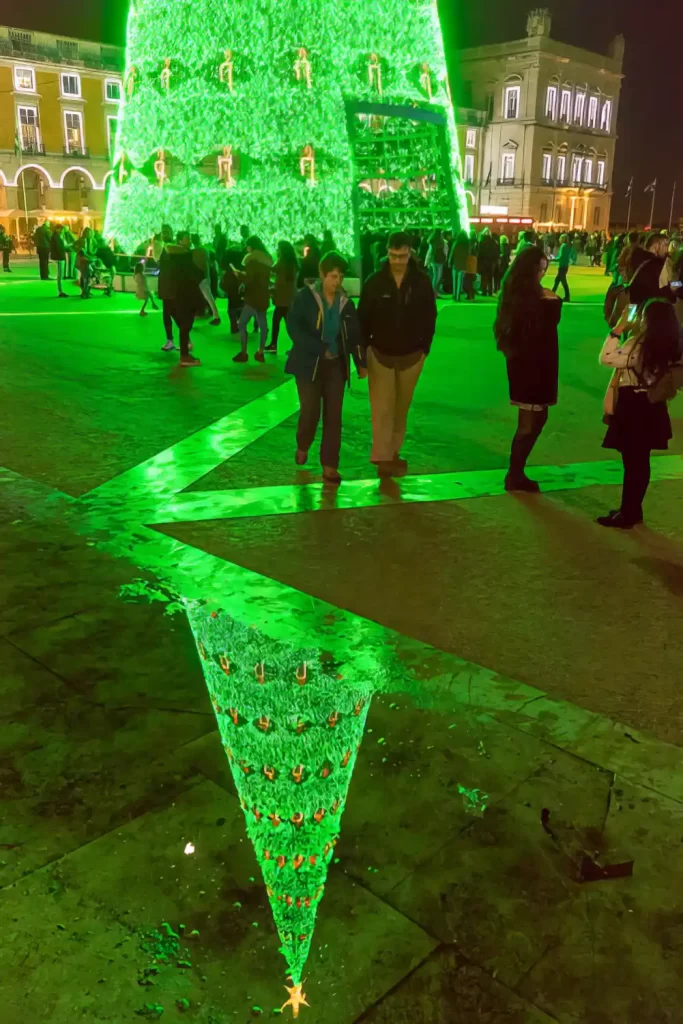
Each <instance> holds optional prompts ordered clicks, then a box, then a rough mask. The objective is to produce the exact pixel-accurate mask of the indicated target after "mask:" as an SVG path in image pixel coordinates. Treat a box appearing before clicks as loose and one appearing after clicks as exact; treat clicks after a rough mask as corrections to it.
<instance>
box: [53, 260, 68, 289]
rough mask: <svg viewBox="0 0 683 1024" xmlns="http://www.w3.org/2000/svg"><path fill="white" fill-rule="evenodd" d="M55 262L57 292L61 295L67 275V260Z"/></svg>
mask: <svg viewBox="0 0 683 1024" xmlns="http://www.w3.org/2000/svg"><path fill="white" fill-rule="evenodd" d="M55 263H56V264H57V294H58V295H61V294H62V291H63V288H62V281H63V280H64V278H65V277H66V260H55Z"/></svg>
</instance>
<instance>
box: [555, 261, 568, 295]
mask: <svg viewBox="0 0 683 1024" xmlns="http://www.w3.org/2000/svg"><path fill="white" fill-rule="evenodd" d="M568 270H569V267H558V269H557V277H556V278H555V284H554V285H553V291H554V292H556V291H557V289H558V288H559V286H560V285H562V287H563V288H564V298H565V301H566V302H570V301H571V295H570V294H569V285H568V283H567V272H568Z"/></svg>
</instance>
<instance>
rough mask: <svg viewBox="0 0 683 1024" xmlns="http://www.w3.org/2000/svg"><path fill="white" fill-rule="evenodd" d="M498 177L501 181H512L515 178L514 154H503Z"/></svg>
mask: <svg viewBox="0 0 683 1024" xmlns="http://www.w3.org/2000/svg"><path fill="white" fill-rule="evenodd" d="M500 176H501V179H502V180H503V181H507V182H510V181H514V178H515V154H514V153H503V160H502V163H501V168H500Z"/></svg>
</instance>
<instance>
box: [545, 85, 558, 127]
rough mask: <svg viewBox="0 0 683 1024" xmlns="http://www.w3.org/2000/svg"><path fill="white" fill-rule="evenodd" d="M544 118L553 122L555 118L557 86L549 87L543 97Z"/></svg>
mask: <svg viewBox="0 0 683 1024" xmlns="http://www.w3.org/2000/svg"><path fill="white" fill-rule="evenodd" d="M545 116H546V117H549V118H550V120H551V121H554V120H555V119H556V117H557V86H556V85H549V86H548V92H547V93H546V97H545Z"/></svg>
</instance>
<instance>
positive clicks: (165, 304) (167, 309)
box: [161, 299, 173, 341]
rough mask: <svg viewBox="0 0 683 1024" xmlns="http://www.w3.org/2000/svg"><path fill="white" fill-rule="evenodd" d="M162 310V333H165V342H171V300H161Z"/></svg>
mask: <svg viewBox="0 0 683 1024" xmlns="http://www.w3.org/2000/svg"><path fill="white" fill-rule="evenodd" d="M161 308H162V314H161V316H162V319H163V321H164V331H165V332H166V341H173V313H172V309H173V302H172V300H171V299H163V300H162V303H161Z"/></svg>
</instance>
